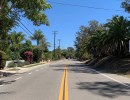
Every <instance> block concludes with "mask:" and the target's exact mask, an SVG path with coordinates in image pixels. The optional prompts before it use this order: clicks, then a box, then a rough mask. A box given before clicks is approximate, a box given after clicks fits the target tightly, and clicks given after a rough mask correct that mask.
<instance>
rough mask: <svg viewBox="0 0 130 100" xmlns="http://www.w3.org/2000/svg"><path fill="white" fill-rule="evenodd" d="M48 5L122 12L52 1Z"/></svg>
mask: <svg viewBox="0 0 130 100" xmlns="http://www.w3.org/2000/svg"><path fill="white" fill-rule="evenodd" d="M48 2H50V3H54V4H58V5H64V6H71V7H82V8H89V9H95V10H107V11H108V10H109V11H121V12H122V11H123V10H116V9H107V8H97V7H92V6H86V5H75V4H69V3H61V2H54V1H48Z"/></svg>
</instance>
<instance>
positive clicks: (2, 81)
mask: <svg viewBox="0 0 130 100" xmlns="http://www.w3.org/2000/svg"><path fill="white" fill-rule="evenodd" d="M15 81H16V80H12V81H4V80H0V85H7V84H12V83H13V82H15Z"/></svg>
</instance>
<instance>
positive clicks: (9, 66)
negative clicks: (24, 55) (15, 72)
mask: <svg viewBox="0 0 130 100" xmlns="http://www.w3.org/2000/svg"><path fill="white" fill-rule="evenodd" d="M25 65H28V63H27V62H21V61H17V63H14V62H10V63H9V64H8V66H7V67H8V68H12V67H23V66H25Z"/></svg>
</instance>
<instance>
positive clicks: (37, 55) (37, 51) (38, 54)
mask: <svg viewBox="0 0 130 100" xmlns="http://www.w3.org/2000/svg"><path fill="white" fill-rule="evenodd" d="M41 60H42V50H41V48H39V47H34V49H33V62H37V63H38V62H40V61H41Z"/></svg>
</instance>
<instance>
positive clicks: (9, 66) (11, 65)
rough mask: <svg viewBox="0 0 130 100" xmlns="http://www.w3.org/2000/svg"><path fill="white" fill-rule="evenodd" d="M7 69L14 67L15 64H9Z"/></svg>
mask: <svg viewBox="0 0 130 100" xmlns="http://www.w3.org/2000/svg"><path fill="white" fill-rule="evenodd" d="M7 67H8V68H12V67H16V64H15V63H14V62H10V63H9V64H8V66H7Z"/></svg>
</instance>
